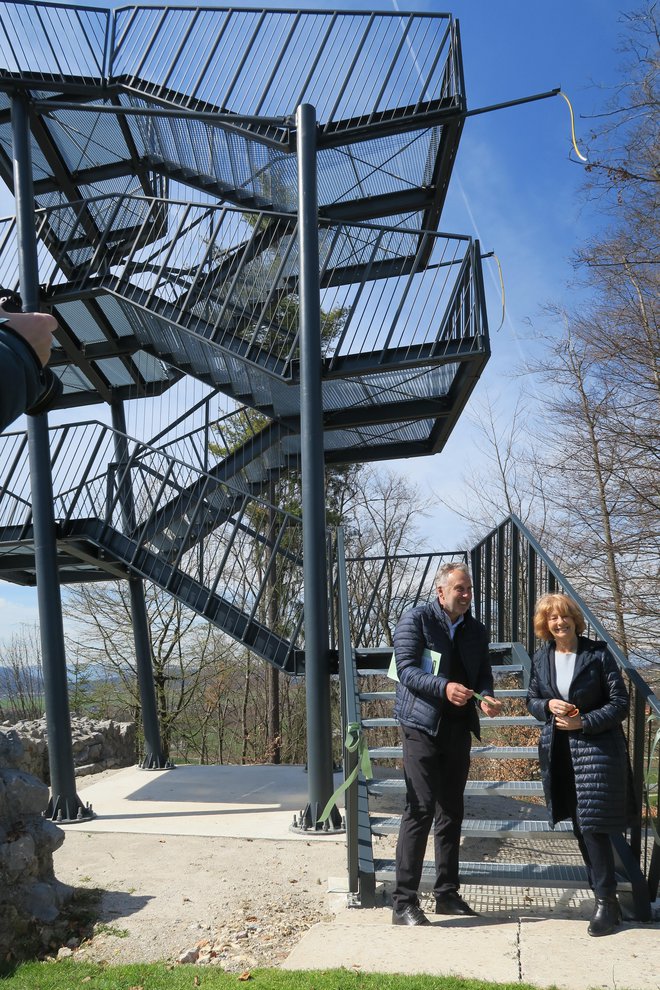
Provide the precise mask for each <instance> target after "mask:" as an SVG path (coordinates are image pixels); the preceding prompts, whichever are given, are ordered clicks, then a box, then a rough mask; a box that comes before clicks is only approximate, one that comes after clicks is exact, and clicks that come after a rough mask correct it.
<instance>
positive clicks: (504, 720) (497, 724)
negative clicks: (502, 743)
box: [480, 715, 544, 729]
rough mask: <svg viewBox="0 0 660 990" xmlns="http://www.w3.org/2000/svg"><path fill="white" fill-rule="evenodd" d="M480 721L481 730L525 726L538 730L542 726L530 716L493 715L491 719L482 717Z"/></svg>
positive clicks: (541, 723) (485, 716)
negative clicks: (506, 726)
mask: <svg viewBox="0 0 660 990" xmlns="http://www.w3.org/2000/svg"><path fill="white" fill-rule="evenodd" d="M480 721H481V728H482V729H499V728H501V727H502V726H505V725H525V726H527V727H528V728H539V727H540V726H541V725H543V724H544V723H543V722H541V721H539V719H537V718H534V717H533V716H532V715H495V716H494V717H493V718H489V717H488V716H487V715H484V717H483V718H482V719H481V720H480Z"/></svg>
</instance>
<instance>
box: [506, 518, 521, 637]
mask: <svg viewBox="0 0 660 990" xmlns="http://www.w3.org/2000/svg"><path fill="white" fill-rule="evenodd" d="M509 527H510V529H511V541H510V544H509V552H510V554H511V563H510V571H509V573H510V580H511V587H510V592H509V593H510V595H511V642H512V643H518V642H520V534H519V532H518V527H517V526H516V525H515V523H514V522H513V520H511V521H510V522H509Z"/></svg>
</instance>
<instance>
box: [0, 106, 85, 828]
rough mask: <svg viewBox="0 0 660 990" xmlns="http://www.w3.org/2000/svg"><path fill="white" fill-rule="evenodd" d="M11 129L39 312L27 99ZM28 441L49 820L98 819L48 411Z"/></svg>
mask: <svg viewBox="0 0 660 990" xmlns="http://www.w3.org/2000/svg"><path fill="white" fill-rule="evenodd" d="M11 124H12V142H13V151H14V194H15V197H16V230H17V236H18V270H19V279H20V287H21V295H22V298H23V308H24V309H25V310H27V311H28V312H31V313H34V312H36V311H37V310H38V309H39V270H38V262H37V238H36V232H35V228H34V191H33V187H32V156H31V149H30V123H29V110H28V101H27V99H26V97H25V96H23V95H20V94H15V95H13V96H12V100H11ZM28 438H29V459H30V479H31V487H32V513H33V525H34V557H35V567H36V575H37V601H38V606H39V632H40V637H41V652H42V658H43V678H44V701H45V707H46V732H47V738H48V761H49V765H50V786H51V796H50V801H49V803H48V808H47V809H46V811H45V815H46V817H48V818H50V819H52V820H54V821H58V822H76V821H87V820H89V819H90V818H92V817H93V813H92V810H91V807H90V806H89V805H86V806H85V805H83V803H82V801H81V800H80V798H79V797H78V795H77V793H76V777H75V769H74V762H73V744H72V741H71V714H70V710H69V693H68V686H67V671H66V654H65V649H64V625H63V622H62V600H61V596H60V581H59V573H58V565H57V539H56V528H55V516H54V511H53V479H52V476H51V468H50V442H49V436H48V417H47V415H46V413H40V414H39V415H38V416H28Z"/></svg>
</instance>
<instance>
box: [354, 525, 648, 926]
mask: <svg viewBox="0 0 660 990" xmlns="http://www.w3.org/2000/svg"><path fill="white" fill-rule="evenodd" d="M443 556H444V557H445V558H449V559H465V558H467V557H468V554H467V553H465V552H456V553H453V554H444V555H440V554H437V555H432V556H431V555H407V556H406V557H402V558H390V559H388V560H387V562H385V561H383V560H378V559H371V560H369V559H367V560H363V561H357V560H352V559H348V560H347V561H346V560H345V558H344V549H343V536H342V534H341V533H340V537H339V542H338V552H337V595H338V624H339V630H338V643H339V657H340V671H341V683H342V692H343V695H342V715H343V720H344V724H345V725H346V726H348V725H351V724H352V725H353V737H355V736H356V735H357V737H358V738H359V740H360V742H359V746H358V749H360V748H362V747H365V748H367V749H368V752H369V760H370V762H371V766H372V773H373V777H372V779H367V778H365V776H364V774H363V773H362V771H360V772H358V775H357V777H356V779H355V780H354V782H353V783H352V785H351V786H350V787H349V788H348V791H347V794H346V798H345V808H346V827H347V834H348V872H349V884H350V890H351V891H352V892H353V894H354V895H355V897H356V898H357V899H358V901H359V903H360V904H361V906H364V907H369V906H373V905H374V904H375V903H376V900H377V897H381V898H382V897H383V896H386V892H387V888H388V885H392V884H393V882H394V879H395V869H394V845H393V839H392V837H393V836H394V835H396V834H397V833H398V830H399V823H400V813H401V811H402V810H403V804H404V801H405V782H404V780H403V777H402V770H401V765H400V761H401V758H402V748H401V746H400V744H399V737H398V732H397V731H396V729H395V727H396V726H397V723H396V721H395V719H394V718H393V717H392V714H391V708H392V706H393V702H394V685H393V683H392V681H391V680H390V679H389V678H388V676H387V670H388V667H389V664H390V660H391V657H392V647H391V645H388V646H380V647H377V646H373V645H372V643H374V642H375V641H378V640H380V641H381V642H382V641H383V639H385V640H387V641H388V642H389V643H391V632H392V631H393V628H394V626H395V625H396V622H397V621H398V618H399V617H400V615H401V614H402V613H403V612H404V611H406V610H407V609H408V608H411V607H413V606H414V605H415V604H417V603H418V602H419V601H420V600H424V599H425V598H426V596H427V595H428V593H429V589H430V587H431V586H432V581H433V575H434V573H435V571H436V570H437V567H438V565H439V563H440V562H441V560H442V557H443ZM469 557H470V558H471V561H470V562H471V568H472V572H473V574H474V575H475V577H476V580H475V613H476V615H477V617H478V618H480V619H481V621H483V622H485V624H486V625H487V628H488V629H489V632H490V633H491V636H492V631H493V628H499V630H500V631H504V632H506V633H507V634H508V635H510V636H511V634H513V636H514V637H515V635H516V634H518V635H519V634H520V633H521V632H522V631H523V630H525V629H526V627H527V624H528V621H529V619H530V616H531V614H532V613H533V605H534V602H535V600H536V596H537V595H539V594H542V593H543V592H544V591H546V590H548V589H549V588H550V589H553V590H565V591H566V592H567V593H568V594H570V595H571V596H572V597H574V598H575V599H576V600H577V601H578V603H579V604H580V605H581V607H582V608H583V610H584V614H585V617H586V618H587V619H588V622H589V629H588V630H587V635H591V636H595V637H597V638H599V639H602V638H604V639H606V640H607V641H608V644H609V645H610V648H611V649H612V651H613V653H614V655H615V656H616V658H617V660H618V662H619V664H620V666H621V668H622V672H623V674H624V677H625V678H626V682H627V685H628V688H629V691H630V695H631V714H630V718H629V722H628V724H627V726H626V731H627V735H628V741H629V746H630V751H631V761H632V765H633V771H634V773H635V776H636V798H637V801H638V808H639V816H640V823H639V825H637V826H635V827H634V828H632V829H630V830H629V833H628V834H627V835H626V836H625V837H621V839H619V838H618V837H616V838H614V839H613V841H614V844H615V856H616V858H617V864H618V872H619V880H618V890H619V895H620V899H621V901H622V903H623V905H624V911H625V912H626V913H627V916H628V917H634V918H637V919H638V920H649V919H650V916H651V914H650V902H651V901H653V900H654V899H655V897H656V896H657V891H658V880H659V873H660V834H659V831H658V807H657V783H654V782H655V781H657V775H658V765H659V763H660V754H659V753H658V745H657V737H656V743H655V747H654V746H653V737H654V734H656V733H657V724H658V720H660V699H659V698H657V697H656V696H655V695H654V694H653V692H652V691H651V689H650V688H649V686H648V685H647V684H646V683H645V682H644V680H643V678H642V677H641V676H640V674H639V671H637V670H636V669H635V668H634V667H632V665H631V664H630V663H629V662H628V661H627V659H626V658H625V657H624V656H623V655H622V654H621V653H620V651H619V650H618V649H617V647H616V644H614V643H613V642H612V640H611V639H610V637H608V636H607V633H606V632H605V630H604V629H603V628H602V626H601V625H600V623H598V621H597V620H596V619H595V617H594V616H592V615H591V614H590V612H589V610H588V608H587V607H586V606H585V605H584V603H582V602H581V600H580V598H579V596H577V595H576V594H575V592H574V590H573V589H572V588H571V586H570V584H569V582H568V581H567V579H566V578H565V577H564V576H563V575H561V573H560V572H559V571H558V569H557V568H556V567H555V566H554V565H553V564H552V562H551V561H550V559H549V558H548V557H547V555H546V554H545V553H544V552H543V551H542V550H541V548H540V547H539V546H538V544H537V543H536V541H535V540H534V539H533V537H532V536H531V534H530V533H529V532H528V531H527V530H526V529H525V527H524V526H522V524H521V523H520V522H519V521H518V520H516V519H515V518H513V517H510V518H509V519H508V520H505V522H504V523H502V524H501V526H500V527H498V529H496V530H494V531H493V532H492V533H491V534H490V535H489V537H488V538H487V539H486V540H485V541H484V543H483V544H481V545H480V546H478V547H475V548H473V550H472V551H471V552H470V554H469ZM493 561H498V564H499V566H497V567H491V566H490V564H491V563H492V562H493ZM486 562H488V566H487V567H484V564H486ZM385 563H386V565H387V567H385V566H384V565H385ZM365 572H366V575H367V583H369V584H371V586H372V600H371V603H370V607H369V612H370V613H371V614H372V615H373V614H374V613H375V614H377V615H378V617H379V621H378V623H375V624H371V625H369V624H368V623H367V622H366V621H365V620H366V618H367V615H368V611H367V609H365V608H364V601H360V600H359V597H358V596H356V594H355V592H354V591H353V590H352V589H351V579H353V581H355V582H360V581H361V580H363V579H364V574H365ZM486 574H487V576H488V580H485V575H486ZM362 644H364V645H362ZM533 648H534V641H533V640H532V641H528V642H527V644H525V645H523V643H521V642H520V640H519V639H518V638H513V637H512V638H511V639H510V640H509V641H500V642H493V643H492V645H491V658H492V665H493V673H494V676H495V695H496V697H498V698H501V699H502V701H503V702H504V706H505V707H504V714H502V715H501V716H498V717H495V718H487V717H485V716H481V715H480V724H481V731H482V737H483V738H482V742H481V743H479V744H477V742H476V741H475V742H474V745H473V747H472V768H471V771H470V777H469V779H468V783H467V787H466V791H465V794H466V818H465V821H464V829H463V836H464V842H463V845H462V849H463V855H462V858H461V863H460V878H461V883H462V884H464V885H466V886H468V887H469V886H470V885H477V886H479V887H501V886H506V887H507V888H518V889H521V890H524V889H525V888H534V887H537V888H538V887H542V888H547V889H549V890H552V889H555V890H557V891H558V896H559V892H562V891H565V890H570V889H582V890H584V889H585V888H587V889H588V884H587V877H586V871H585V869H584V867H583V865H582V861H581V858H580V857H579V854H577V855H576V853H577V844H576V842H575V839H574V837H573V832H572V827H571V825H570V822H562V823H560V824H559V825H558V826H557V828H555V829H554V830H551V829H550V828H549V826H548V824H547V819H546V817H545V814H544V812H545V807H544V797H543V789H542V786H541V782H540V778H539V773H538V762H537V736H538V728H539V724H540V723H538V722H537V721H536V720H535V719H534V718H532V717H531V716H529V715H528V714H527V711H526V707H525V704H524V698H525V696H526V687H527V684H528V681H529V673H530V667H531V661H530V656H529V654H530V652H531V651H532V650H533ZM649 714H650V717H648V716H649ZM512 732H513V733H515V737H514V740H513V742H512V741H511V734H512ZM516 737H517V738H516ZM521 737H522V738H521ZM344 759H345V766H344V773H345V777H346V778H348V777H349V775H350V774H351V773H352V772H353V771H354V770H355V768H356V767H358V768H359V767H362V766H363V765H364V764H363V762H362V761H361V759H360V754H359V753H357V752H356V751H355V749H352V750H346V751H345V757H344ZM502 798H505V799H507V800H506V801H505V802H504V803H505V804H506V808H507V811H508V814H506V817H503V815H502ZM477 837H478V838H480V839H481V840H484V839H485V840H491V841H490V843H489V846H490V847H492V852H491V853H490V854H489V855H488V856H487V858H482V859H480V860H479V861H472V860H470V859H469V852H467V851H469V846H470V839H471V838H477ZM530 837H533V840H534V850H535V859H534V861H530V859H529V852H527V857H526V856H525V853H524V849H525V844H528V843H526V841H525V840H529V839H530ZM521 840H522V841H521ZM430 841H431V845H430V848H431V849H432V839H431V840H430ZM519 844H521V845H522V847H523V852H522V853H521V852H520V851H519V850H517V846H518V845H519ZM431 855H432V853H431ZM434 879H435V868H434V864H433V862H432V861H428V862H425V864H424V870H423V874H422V884H421V890H422V891H428V890H430V889H432V886H433V882H434Z"/></svg>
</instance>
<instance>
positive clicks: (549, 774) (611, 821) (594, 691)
mask: <svg viewBox="0 0 660 990" xmlns="http://www.w3.org/2000/svg"><path fill="white" fill-rule="evenodd" d="M554 656H555V646H554V643H546V644H545V645H544V646H542V647H541V649H540V650H538V652H537V653H536V654H535V655H534V659H533V661H532V673H531V678H530V684H529V690H528V692H527V708H528V710H529V712H530V713H531V714H532V715H533V716H534V717H535V718H537V719H539V721H542V722H544V725H543V728H542V729H541V736H540V739H539V762H540V765H541V779H542V782H543V790H544V793H545V799H546V803H547V806H548V815H549V818H550V825H551V826H553V827H554V825H556V824H557V822H560V821H562V819H564V818H569V817H570V808H569V807H568V805H567V803H566V801H565V797H566V795H565V792H564V790H563V787H562V782H561V781H560V780H555V779H554V777H553V768H552V745H553V740H554V733H555V732H556V731H561V730H558V729H555V720H554V717H553V715H552V714H551V712H550V710H549V708H548V701H549V700H550V699H551V698H558V697H559V692H558V689H557V686H556V677H555V663H554ZM567 700H568V701H570V702H571V703H572V704H574V705H575V706H576V707H577V708H579V709H580V715H581V717H582V728H581V729H578V730H577V731H575V732H570V733H568V735H569V747H570V753H571V760H572V763H573V770H574V772H575V789H576V793H577V823H578V826H579V828H580V830H581V831H582V832H589V831H591V832H622V831H623V830H624V829H625V828H626V827H627V826H628V825H629V824H630V823H631V821H632V818H633V815H634V810H633V809H634V804H633V794H632V787H631V783H632V774H631V772H630V763H629V760H628V752H627V746H626V738H625V736H624V733H623V728H622V723H623V721H624V720H625V718H626V715H627V714H628V704H629V702H628V692H627V690H626V686H625V684H624V682H623V677H622V676H621V672H620V670H619V668H618V666H617V663H616V660H615V659H614V657H613V656H612V654H611V653H610V651H609V649H608V648H607V645H606V644H605V643H602V642H594V641H593V640H589V639H585V638H584V637H583V636H580V637H579V639H578V648H577V656H576V660H575V671H574V674H573V679H572V681H571V686H570V689H569V696H568V699H567Z"/></svg>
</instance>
